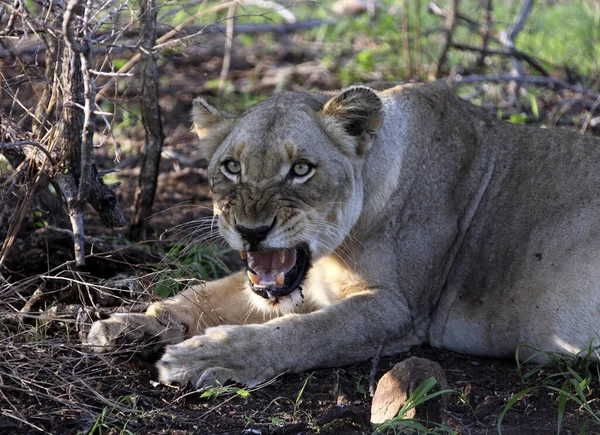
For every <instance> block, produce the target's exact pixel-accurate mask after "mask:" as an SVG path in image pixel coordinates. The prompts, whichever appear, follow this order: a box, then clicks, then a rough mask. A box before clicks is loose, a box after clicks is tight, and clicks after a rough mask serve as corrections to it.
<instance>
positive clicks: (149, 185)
mask: <svg viewBox="0 0 600 435" xmlns="http://www.w3.org/2000/svg"><path fill="white" fill-rule="evenodd" d="M156 15H157V8H156V2H155V0H141V1H140V22H141V23H142V25H141V29H140V30H141V34H142V60H141V63H142V65H141V69H140V73H141V75H142V94H141V101H140V105H141V109H142V123H143V124H144V129H145V130H146V143H145V147H144V158H143V161H142V168H141V171H140V178H139V181H138V187H137V190H136V192H135V201H134V216H133V222H132V224H131V231H130V237H131V238H133V239H134V240H140V239H144V238H145V237H146V219H148V217H149V216H150V215H151V213H152V203H153V202H154V195H155V193H156V184H157V181H158V169H159V164H160V155H161V153H162V148H163V139H164V135H163V130H162V121H161V117H160V106H159V105H158V74H157V65H156V55H155V53H154V52H153V51H152V48H153V47H154V45H155V43H156Z"/></svg>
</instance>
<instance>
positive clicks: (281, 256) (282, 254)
mask: <svg viewBox="0 0 600 435" xmlns="http://www.w3.org/2000/svg"><path fill="white" fill-rule="evenodd" d="M279 261H281V264H283V263H285V251H279Z"/></svg>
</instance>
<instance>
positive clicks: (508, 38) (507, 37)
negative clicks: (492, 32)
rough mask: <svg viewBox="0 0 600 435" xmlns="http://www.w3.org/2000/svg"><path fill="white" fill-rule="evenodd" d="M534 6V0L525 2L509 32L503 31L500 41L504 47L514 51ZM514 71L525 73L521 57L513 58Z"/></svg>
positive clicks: (508, 50)
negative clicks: (517, 39) (516, 41)
mask: <svg viewBox="0 0 600 435" xmlns="http://www.w3.org/2000/svg"><path fill="white" fill-rule="evenodd" d="M532 7H533V0H526V1H525V4H524V5H523V9H521V13H520V14H519V16H518V17H517V19H516V20H515V23H514V24H513V25H512V26H511V27H510V28H509V29H508V31H507V32H503V33H501V37H500V41H501V42H502V43H503V45H504V49H505V50H506V51H507V52H509V53H512V52H513V51H514V49H515V39H516V38H517V35H518V34H519V32H520V31H521V30H522V29H523V26H524V25H525V21H526V20H527V17H528V16H529V13H530V12H531V8H532ZM512 73H513V74H514V75H518V76H522V75H523V66H522V64H521V62H519V59H517V58H516V57H515V58H513V71H512Z"/></svg>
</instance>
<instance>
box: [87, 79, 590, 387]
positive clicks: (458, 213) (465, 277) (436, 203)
mask: <svg viewBox="0 0 600 435" xmlns="http://www.w3.org/2000/svg"><path fill="white" fill-rule="evenodd" d="M195 107H196V108H195V109H194V110H195V115H194V119H195V124H196V125H195V127H196V130H197V131H199V132H200V133H201V134H200V136H201V146H202V149H203V153H204V154H205V155H206V157H207V158H209V159H210V165H209V168H208V174H209V179H210V183H211V186H212V189H213V197H214V202H215V209H216V211H217V213H218V216H219V227H220V231H221V233H222V235H223V237H224V238H225V239H226V240H227V241H228V243H229V244H230V245H231V246H232V247H233V248H234V249H237V250H246V249H248V246H247V244H246V243H245V241H244V240H243V239H242V238H241V237H240V234H239V233H238V232H237V230H236V225H244V226H247V227H259V226H264V225H271V223H273V222H275V223H276V224H275V226H274V227H273V229H272V230H271V232H270V233H269V235H268V236H267V238H266V239H265V241H264V242H263V243H262V244H261V248H263V249H283V248H287V247H293V246H297V245H298V244H299V243H306V244H308V246H309V247H310V252H311V254H312V258H313V263H314V265H313V267H312V269H311V270H310V271H309V274H308V277H307V279H306V281H305V282H304V284H303V286H302V287H303V291H302V292H301V291H300V290H296V291H294V292H293V293H291V294H290V295H288V296H285V297H282V298H279V299H275V300H268V299H263V298H261V297H260V296H257V295H255V294H253V293H252V292H251V291H250V289H249V286H248V281H247V278H246V276H245V274H244V273H243V272H240V273H238V274H235V275H233V276H231V277H228V278H224V279H222V280H219V281H214V282H209V283H207V284H206V285H205V286H201V287H195V288H192V289H189V290H186V291H184V292H183V293H181V294H179V295H177V296H175V297H173V298H171V299H167V300H165V301H162V302H159V303H156V304H154V305H153V306H152V307H151V308H150V309H149V310H148V312H147V313H146V314H130V315H123V314H121V315H114V316H113V317H111V318H110V319H108V320H105V321H102V322H96V323H95V324H94V325H93V327H92V330H91V332H90V335H89V337H88V340H89V342H90V343H92V344H93V345H94V346H95V347H96V348H97V349H114V348H115V347H116V346H118V345H120V344H122V343H128V342H131V341H144V340H154V343H155V344H159V343H161V342H164V343H171V345H169V346H167V348H166V352H165V354H164V355H163V357H162V359H161V360H160V362H159V363H158V367H159V372H160V379H161V380H163V381H167V382H187V381H191V382H192V383H194V384H195V385H201V384H204V383H212V382H215V381H216V380H220V381H226V380H227V379H232V380H235V381H238V382H241V383H245V384H256V383H258V382H260V381H263V380H266V379H269V378H271V377H273V376H275V375H277V374H279V373H283V372H286V371H294V372H297V371H302V370H307V369H310V368H314V367H324V366H340V365H344V364H348V363H351V362H354V361H359V360H364V359H367V358H370V357H372V356H373V355H374V354H375V352H376V349H377V347H378V346H379V345H380V343H381V342H382V339H383V337H387V338H386V344H385V351H384V353H385V354H392V353H396V352H400V351H404V350H407V349H409V348H410V347H411V346H413V345H415V344H419V343H424V342H429V343H430V344H431V345H433V346H437V347H443V348H447V349H452V350H455V351H459V352H466V353H471V354H477V355H490V356H501V357H512V356H513V355H514V353H515V351H516V350H517V348H518V347H519V345H520V344H528V345H531V346H534V347H537V348H540V349H543V350H548V351H557V352H564V353H567V354H572V355H573V354H576V353H577V352H579V351H580V350H582V349H585V348H587V347H588V346H589V345H590V343H592V344H595V345H597V344H598V336H599V335H600V140H598V139H594V138H589V137H584V136H581V135H578V134H577V133H574V132H569V131H562V130H547V129H538V128H529V127H521V126H515V125H511V124H507V123H504V122H501V121H498V120H496V119H494V118H493V117H490V116H488V115H487V114H485V113H484V111H483V110H481V109H479V108H476V107H474V106H471V105H470V104H468V103H466V102H464V101H462V100H460V99H459V98H457V97H456V96H454V95H453V94H452V93H451V92H450V91H449V90H448V89H446V88H445V87H443V86H440V85H405V86H397V87H393V88H389V89H378V90H377V91H374V90H372V89H369V88H366V87H353V88H349V89H347V90H344V91H341V92H340V93H337V94H335V95H326V94H319V93H287V94H285V93H284V94H279V95H276V96H273V97H272V98H270V99H267V100H265V101H263V102H261V103H259V104H258V105H256V106H254V107H253V108H251V109H250V110H248V111H246V112H245V113H243V114H242V115H240V116H239V117H238V118H237V119H235V120H234V119H229V118H227V117H225V116H220V115H219V113H220V112H218V111H216V109H214V108H211V107H210V106H208V104H206V102H204V101H203V100H201V101H199V102H198V103H196V106H195ZM236 150H237V151H238V154H239V155H237V156H236V155H234V153H235V152H236ZM232 157H237V158H238V159H239V162H240V163H241V165H242V171H241V173H240V175H239V176H237V175H234V176H232V175H231V174H229V177H226V176H225V175H224V174H223V172H222V168H221V165H222V164H223V162H224V161H226V160H227V159H228V158H232ZM298 160H304V161H309V162H311V163H313V164H314V166H315V171H314V174H312V175H311V176H310V177H309V178H307V179H306V180H301V181H297V182H290V180H289V178H288V177H286V174H288V173H289V171H290V168H291V166H292V165H293V164H294V162H295V161H298ZM186 338H187V340H185V339H186ZM180 341H181V343H179V344H175V345H173V344H172V343H177V342H180ZM521 355H526V353H521ZM538 358H539V357H538Z"/></svg>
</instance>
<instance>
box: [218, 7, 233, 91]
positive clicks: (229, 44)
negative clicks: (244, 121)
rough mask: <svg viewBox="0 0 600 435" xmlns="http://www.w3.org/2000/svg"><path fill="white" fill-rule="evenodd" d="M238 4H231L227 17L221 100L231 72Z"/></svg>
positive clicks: (220, 84)
mask: <svg viewBox="0 0 600 435" xmlns="http://www.w3.org/2000/svg"><path fill="white" fill-rule="evenodd" d="M236 8H237V4H235V3H234V4H232V5H231V6H229V11H228V16H229V18H228V19H227V20H228V21H227V32H226V34H225V55H224V56H223V66H222V68H221V75H220V76H219V89H218V99H219V101H221V100H222V99H223V96H224V94H225V82H226V81H227V75H228V74H229V66H230V65H231V51H232V49H233V32H234V29H235V10H236Z"/></svg>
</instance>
